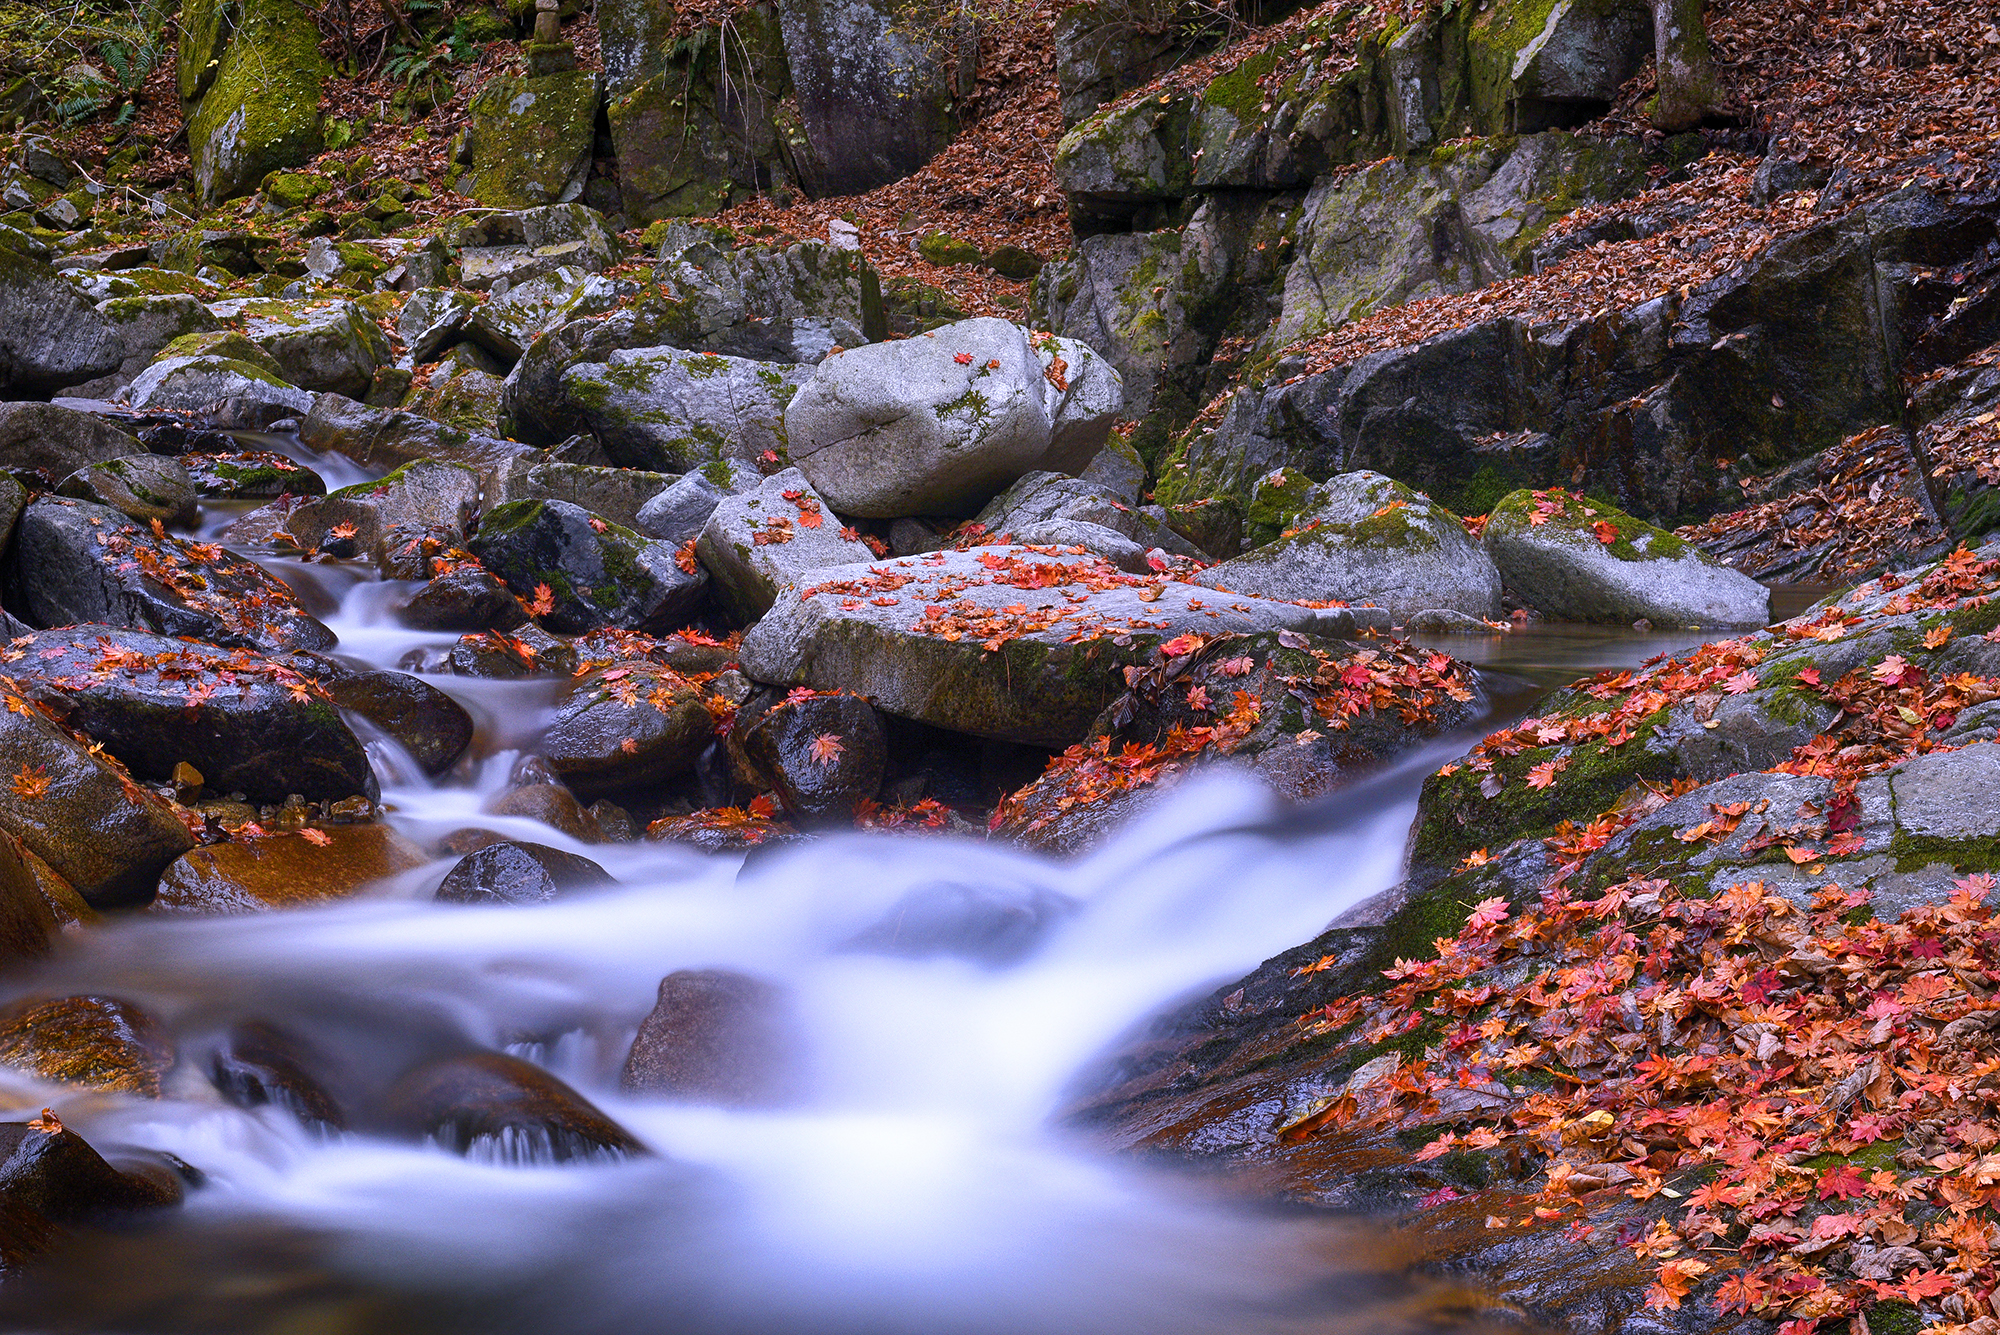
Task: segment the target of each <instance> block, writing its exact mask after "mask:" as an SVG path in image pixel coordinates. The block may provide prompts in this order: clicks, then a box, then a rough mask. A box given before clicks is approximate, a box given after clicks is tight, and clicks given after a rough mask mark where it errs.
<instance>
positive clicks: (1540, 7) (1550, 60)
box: [1466, 0, 1653, 134]
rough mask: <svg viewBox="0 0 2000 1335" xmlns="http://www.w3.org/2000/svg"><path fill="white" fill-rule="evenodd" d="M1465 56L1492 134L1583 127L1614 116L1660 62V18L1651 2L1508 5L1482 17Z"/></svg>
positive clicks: (1479, 115) (1477, 107) (1474, 98)
mask: <svg viewBox="0 0 2000 1335" xmlns="http://www.w3.org/2000/svg"><path fill="white" fill-rule="evenodd" d="M1466 52H1467V70H1468V74H1469V81H1468V87H1467V94H1468V97H1469V100H1470V102H1471V105H1472V112H1473V116H1474V119H1475V121H1476V122H1477V123H1478V125H1479V126H1480V127H1481V128H1482V129H1484V130H1485V131H1486V132H1488V133H1492V134H1527V133H1530V132H1532V131H1535V130H1543V129H1548V128H1550V127H1552V126H1556V127H1559V126H1568V125H1579V124H1581V123H1583V122H1584V121H1586V120H1590V119H1592V118H1594V117H1596V116H1600V115H1603V114H1604V112H1606V111H1608V110H1609V109H1610V106H1611V103H1612V102H1613V101H1614V100H1615V99H1616V97H1617V95H1618V89H1619V87H1620V86H1621V85H1623V84H1624V82H1625V81H1626V80H1627V79H1629V78H1631V77H1632V75H1633V74H1635V73H1637V72H1638V70H1639V67H1640V66H1641V65H1642V64H1644V63H1645V61H1646V58H1647V57H1648V56H1650V55H1652V54H1653V16H1652V12H1651V10H1650V9H1649V8H1648V6H1647V5H1646V4H1645V3H1644V0H1509V3H1505V4H1495V5H1489V6H1487V7H1486V8H1484V9H1483V10H1481V11H1480V13H1479V16H1478V17H1477V18H1475V19H1474V20H1473V22H1472V26H1471V29H1470V31H1469V33H1468V34H1467V39H1466Z"/></svg>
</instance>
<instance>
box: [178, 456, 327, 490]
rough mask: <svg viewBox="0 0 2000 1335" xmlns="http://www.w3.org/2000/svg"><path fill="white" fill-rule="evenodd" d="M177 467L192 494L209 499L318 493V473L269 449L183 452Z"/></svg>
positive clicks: (321, 482) (321, 483) (323, 487)
mask: <svg viewBox="0 0 2000 1335" xmlns="http://www.w3.org/2000/svg"><path fill="white" fill-rule="evenodd" d="M180 463H181V467H183V468H185V469H186V470H187V475H188V481H189V482H190V483H192V484H193V486H194V489H195V494H196V495H198V496H202V497H205V498H208V499H212V500H228V501H235V500H258V499H263V498H265V497H271V496H321V495H324V494H325V493H326V483H325V481H324V480H322V479H321V477H320V475H319V474H318V473H315V472H313V471H312V469H310V468H307V467H304V466H303V465H301V464H296V463H293V462H292V461H291V460H290V459H288V458H286V457H285V456H284V455H282V454H274V453H272V452H271V451H269V450H236V451H233V452H231V453H228V454H183V455H182V456H181V458H180Z"/></svg>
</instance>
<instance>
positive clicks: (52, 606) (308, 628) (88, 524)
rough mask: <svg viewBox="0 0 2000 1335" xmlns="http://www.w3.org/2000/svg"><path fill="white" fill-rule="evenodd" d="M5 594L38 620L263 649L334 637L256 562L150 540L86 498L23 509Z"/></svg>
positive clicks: (326, 642) (49, 500)
mask: <svg viewBox="0 0 2000 1335" xmlns="http://www.w3.org/2000/svg"><path fill="white" fill-rule="evenodd" d="M6 597H7V603H8V605H9V606H10V607H13V608H15V609H16V610H17V611H18V612H19V613H20V614H21V616H22V618H23V619H24V620H26V621H28V622H30V623H32V624H34V625H37V626H45V627H46V626H71V625H76V624H78V623H81V622H86V621H89V622H102V623H104V624H105V625H110V626H124V627H128V628H130V629H133V630H150V631H153V632H154V633H156V634H160V635H174V636H179V635H185V636H190V637H192V638H194V639H198V640H206V641H208V642H209V643H210V644H219V645H224V646H229V647H238V646H240V647H242V648H247V649H256V650H260V651H262V652H266V653H272V652H277V651H280V650H286V649H301V650H307V649H327V648H331V647H332V646H333V643H334V635H333V632H332V631H330V630H328V629H327V628H326V627H325V626H323V625H321V624H320V623H319V622H318V621H315V620H314V619H313V618H312V617H310V616H308V615H306V613H305V611H304V610H303V609H302V608H300V607H299V605H298V602H297V600H296V599H294V598H293V596H292V591H291V590H290V589H289V588H287V587H286V586H285V584H284V583H283V582H282V581H280V580H278V579H276V578H274V577H272V576H270V575H267V574H265V573H264V571H263V570H261V569H259V568H258V567H257V566H255V565H252V564H251V563H250V562H248V561H245V560H242V559H240V558H238V557H235V556H231V555H229V554H228V553H227V552H223V551H221V550H220V549H219V548H215V547H212V546H207V545H200V544H194V543H188V542H184V541H182V540H181V539H179V538H176V537H174V536H172V535H168V536H166V537H164V538H160V537H155V536H154V535H153V534H152V533H150V532H149V531H148V530H147V529H146V528H144V527H142V526H140V525H138V524H134V523H133V522H131V521H130V520H128V519H127V518H126V517H125V516H124V515H122V514H120V513H118V511H116V510H113V509H110V508H109V507H107V506H102V505H93V504H91V503H90V502H88V501H76V500H67V499H62V498H57V497H52V496H44V497H42V498H40V499H38V500H36V501H34V502H33V503H31V504H30V505H29V506H28V508H27V509H26V510H24V511H23V512H22V514H21V520H20V523H19V525H18V526H17V527H16V530H15V534H14V548H13V552H12V555H11V556H10V557H9V559H8V562H7V568H6Z"/></svg>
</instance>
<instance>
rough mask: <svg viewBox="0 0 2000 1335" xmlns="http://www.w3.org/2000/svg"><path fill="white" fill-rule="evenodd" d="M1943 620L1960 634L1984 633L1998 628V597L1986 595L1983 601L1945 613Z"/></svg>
mask: <svg viewBox="0 0 2000 1335" xmlns="http://www.w3.org/2000/svg"><path fill="white" fill-rule="evenodd" d="M1945 621H1946V622H1947V623H1949V624H1950V626H1951V628H1952V629H1953V630H1954V631H1956V632H1957V633H1958V634H1960V635H1985V634H1987V633H1988V632H1989V631H1992V630H1994V629H1996V628H2000V598H1996V597H1988V598H1987V599H1986V600H1985V601H1984V602H1981V603H1977V604H1974V605H1972V606H1969V607H1960V608H1956V609H1954V610H1953V611H1951V612H1949V613H1947V614H1946V615H1945Z"/></svg>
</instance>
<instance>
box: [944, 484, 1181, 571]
mask: <svg viewBox="0 0 2000 1335" xmlns="http://www.w3.org/2000/svg"><path fill="white" fill-rule="evenodd" d="M973 523H975V524H977V525H979V526H980V530H981V532H982V534H983V535H985V536H986V537H988V538H990V539H992V540H994V541H1004V542H1016V543H1021V544H1022V545H1024V546H1033V547H1067V546H1071V545H1077V546H1081V547H1083V548H1085V549H1086V550H1088V551H1091V552H1095V553H1096V554H1097V555H1099V556H1102V557H1104V558H1105V559H1106V560H1108V561H1110V562H1111V563H1112V564H1113V565H1115V566H1117V567H1118V568H1119V569H1120V570H1126V571H1130V572H1131V573H1133V574H1137V575H1143V574H1145V573H1147V571H1148V570H1149V569H1150V567H1149V565H1148V563H1147V555H1146V554H1147V553H1148V552H1149V551H1151V550H1153V549H1155V548H1161V549H1164V550H1166V551H1168V552H1171V553H1173V554H1175V555H1178V556H1189V557H1194V558H1197V559H1199V558H1200V557H1201V555H1202V553H1201V551H1200V549H1199V548H1197V547H1195V546H1194V545H1193V544H1191V543H1189V542H1188V541H1187V540H1186V539H1185V538H1183V537H1181V536H1180V535H1179V534H1178V533H1175V532H1173V531H1172V530H1171V529H1169V528H1166V527H1165V526H1164V525H1161V524H1159V523H1156V522H1155V521H1154V520H1153V519H1152V517H1151V516H1149V515H1146V514H1144V513H1142V512H1141V511H1139V510H1135V509H1133V508H1132V507H1131V506H1129V505H1127V504H1126V503H1125V502H1123V501H1121V500H1119V499H1118V498H1117V497H1116V496H1115V495H1113V494H1112V493H1111V491H1110V490H1109V489H1108V488H1106V487H1103V486H1100V485H1099V484H1097V483H1094V482H1085V481H1084V480H1083V479H1081V478H1072V477H1064V476H1062V475H1061V474H1059V473H1041V472H1036V473H1029V474H1027V475H1026V476H1024V477H1022V478H1021V480H1020V481H1018V482H1016V483H1015V484H1014V485H1013V486H1011V487H1009V488H1008V489H1007V490H1006V491H1004V492H1002V493H1000V495H998V496H996V497H994V498H993V500H992V501H991V503H989V504H988V505H987V507H986V508H985V509H984V510H981V511H980V512H979V517H978V518H977V519H975V520H973Z"/></svg>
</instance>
